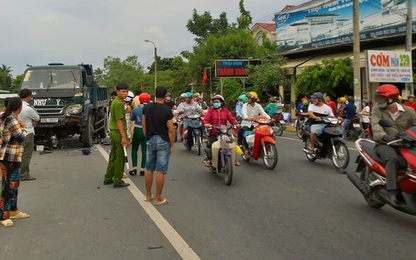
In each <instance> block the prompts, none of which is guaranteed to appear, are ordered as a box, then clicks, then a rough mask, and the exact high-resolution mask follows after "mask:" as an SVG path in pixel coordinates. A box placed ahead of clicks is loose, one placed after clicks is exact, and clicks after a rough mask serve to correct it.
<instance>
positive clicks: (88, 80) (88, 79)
mask: <svg viewBox="0 0 416 260" xmlns="http://www.w3.org/2000/svg"><path fill="white" fill-rule="evenodd" d="M92 83H93V79H92V76H91V75H87V76H85V85H86V86H87V87H89V88H90V87H92Z"/></svg>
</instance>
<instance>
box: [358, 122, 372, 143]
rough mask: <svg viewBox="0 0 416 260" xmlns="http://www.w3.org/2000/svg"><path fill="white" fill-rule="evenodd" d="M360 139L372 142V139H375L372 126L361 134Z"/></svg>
mask: <svg viewBox="0 0 416 260" xmlns="http://www.w3.org/2000/svg"><path fill="white" fill-rule="evenodd" d="M360 138H362V139H370V140H372V139H373V133H372V132H371V125H369V126H368V127H367V129H365V130H364V131H363V132H362V133H361V136H360Z"/></svg>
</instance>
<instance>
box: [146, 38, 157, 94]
mask: <svg viewBox="0 0 416 260" xmlns="http://www.w3.org/2000/svg"><path fill="white" fill-rule="evenodd" d="M144 41H145V42H150V43H151V44H153V46H154V47H155V90H156V87H157V48H156V44H155V43H154V42H152V41H149V40H144Z"/></svg>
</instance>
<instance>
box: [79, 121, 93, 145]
mask: <svg viewBox="0 0 416 260" xmlns="http://www.w3.org/2000/svg"><path fill="white" fill-rule="evenodd" d="M93 133H94V122H93V119H92V115H91V114H89V115H88V118H87V125H86V127H85V129H84V132H83V133H82V143H83V144H84V147H91V145H92V141H93V136H92V135H93Z"/></svg>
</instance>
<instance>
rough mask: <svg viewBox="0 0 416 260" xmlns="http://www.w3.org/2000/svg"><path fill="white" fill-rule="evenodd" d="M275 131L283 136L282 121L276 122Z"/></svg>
mask: <svg viewBox="0 0 416 260" xmlns="http://www.w3.org/2000/svg"><path fill="white" fill-rule="evenodd" d="M272 129H273V132H274V134H275V135H276V136H281V135H282V134H283V130H284V129H283V126H282V124H281V123H280V122H278V121H277V122H274V126H272Z"/></svg>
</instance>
